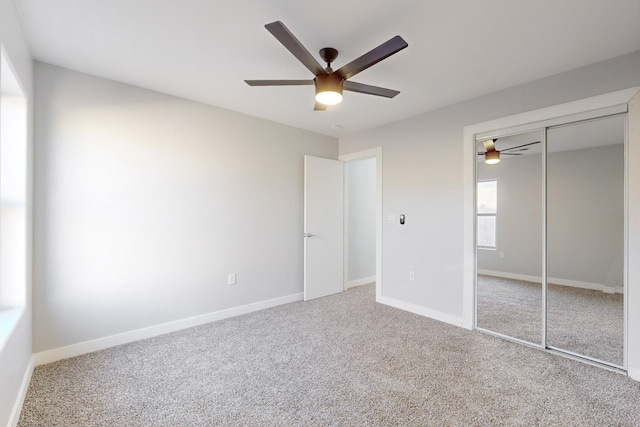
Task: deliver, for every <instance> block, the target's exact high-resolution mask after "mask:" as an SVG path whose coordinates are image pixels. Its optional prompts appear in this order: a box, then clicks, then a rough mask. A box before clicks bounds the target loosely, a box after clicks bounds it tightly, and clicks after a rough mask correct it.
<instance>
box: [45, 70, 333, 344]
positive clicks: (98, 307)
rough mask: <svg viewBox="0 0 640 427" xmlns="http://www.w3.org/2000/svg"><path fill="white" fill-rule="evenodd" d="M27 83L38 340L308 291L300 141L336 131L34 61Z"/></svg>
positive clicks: (88, 336) (327, 148)
mask: <svg viewBox="0 0 640 427" xmlns="http://www.w3.org/2000/svg"><path fill="white" fill-rule="evenodd" d="M35 85H36V111H35V123H36V125H35V129H36V134H35V162H36V174H35V210H36V211H35V212H36V215H35V219H34V221H35V223H34V227H35V259H34V262H35V277H34V299H33V304H34V352H41V351H44V350H48V349H54V348H58V347H62V346H66V345H70V344H74V343H80V342H85V341H88V340H92V339H96V338H101V337H106V336H109V335H114V334H118V333H123V332H127V331H132V330H136V329H140V328H144V327H147V326H153V325H158V324H161V323H165V322H170V321H174V320H180V319H184V318H188V317H191V316H196V315H200V314H206V313H211V312H216V311H219V310H223V309H227V308H231V307H237V306H241V305H245V304H250V303H254V302H259V301H264V300H269V299H272V298H277V297H283V296H287V295H292V294H297V293H300V292H302V284H303V282H302V275H303V274H302V265H303V259H302V252H303V241H302V237H301V236H302V233H303V225H302V221H303V217H302V208H303V155H304V154H311V155H316V156H321V157H329V158H337V154H338V142H337V140H336V139H334V138H331V137H327V136H322V135H318V134H314V133H310V132H307V131H302V130H299V129H295V128H291V127H287V126H283V125H279V124H276V123H273V122H268V121H265V120H261V119H256V118H252V117H249V116H245V115H241V114H238V113H234V112H230V111H227V110H223V109H219V108H215V107H211V106H206V105H203V104H198V103H195V102H191V101H186V100H183V99H179V98H175V97H171V96H167V95H163V94H160V93H156V92H151V91H148V90H143V89H140V88H136V87H132V86H128V85H125V84H120V83H115V82H112V81H108V80H104V79H100V78H97V77H92V76H89V75H86V74H81V73H77V72H72V71H68V70H65V69H62V68H58V67H54V66H51V65H47V64H42V63H36V67H35ZM229 273H236V274H237V284H236V285H233V286H229V285H227V275H228V274H229Z"/></svg>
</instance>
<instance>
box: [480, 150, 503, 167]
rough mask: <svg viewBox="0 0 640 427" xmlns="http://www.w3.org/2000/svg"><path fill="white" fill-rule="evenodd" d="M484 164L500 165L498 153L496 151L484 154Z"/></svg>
mask: <svg viewBox="0 0 640 427" xmlns="http://www.w3.org/2000/svg"><path fill="white" fill-rule="evenodd" d="M484 162H485V163H486V164H488V165H495V164H496V163H500V152H499V151H496V150H491V151H487V152H486V153H484Z"/></svg>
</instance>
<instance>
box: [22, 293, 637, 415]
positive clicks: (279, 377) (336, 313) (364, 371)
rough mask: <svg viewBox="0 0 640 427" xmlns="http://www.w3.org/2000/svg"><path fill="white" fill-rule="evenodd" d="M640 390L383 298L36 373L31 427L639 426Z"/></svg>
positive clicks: (300, 308) (239, 320) (203, 332)
mask: <svg viewBox="0 0 640 427" xmlns="http://www.w3.org/2000/svg"><path fill="white" fill-rule="evenodd" d="M639 405H640V383H636V382H634V381H631V380H630V379H628V378H627V377H625V376H623V375H621V374H617V373H614V372H610V371H607V370H604V369H600V368H597V367H594V366H590V365H586V364H583V363H580V362H576V361H572V360H569V359H566V358H563V357H559V356H554V355H551V354H548V353H546V352H543V351H538V350H534V349H531V348H528V347H526V346H522V345H518V344H514V343H511V342H508V341H505V340H501V339H498V338H494V337H492V336H489V335H486V334H483V333H480V332H472V331H467V330H464V329H461V328H457V327H454V326H451V325H447V324H444V323H440V322H437V321H434V320H431V319H427V318H424V317H421V316H417V315H413V314H410V313H407V312H403V311H400V310H397V309H393V308H391V307H387V306H383V305H380V304H376V303H375V302H374V290H373V286H364V287H360V288H355V289H352V290H349V291H347V292H345V293H343V294H340V295H336V296H331V297H326V298H322V299H319V300H315V301H311V302H306V303H303V302H299V303H293V304H287V305H283V306H280V307H276V308H273V309H269V310H265V311H262V312H257V313H252V314H248V315H244V316H240V317H236V318H233V319H227V320H223V321H219V322H216V323H212V324H208V325H204V326H200V327H196V328H192V329H188V330H184V331H180V332H176V333H173V334H170V335H165V336H161V337H156V338H152V339H148V340H144V341H139V342H136V343H131V344H127V345H123V346H119V347H115V348H111V349H107V350H103V351H100V352H96V353H93V354H89V355H85V356H81V357H76V358H73V359H69V360H65V361H61V362H56V363H52V364H50V365H46V366H41V367H38V368H36V370H35V372H34V375H33V379H32V382H31V384H30V386H29V390H28V393H27V398H26V401H25V404H24V409H23V412H22V415H21V418H20V423H19V425H20V426H21V427H26V426H47V427H54V426H638V425H640V418H639V413H638V412H639V409H638V408H639Z"/></svg>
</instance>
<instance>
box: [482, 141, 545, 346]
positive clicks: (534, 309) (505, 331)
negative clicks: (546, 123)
mask: <svg viewBox="0 0 640 427" xmlns="http://www.w3.org/2000/svg"><path fill="white" fill-rule="evenodd" d="M543 135H544V132H543V130H538V131H534V132H528V133H524V134H518V135H507V136H503V137H499V138H497V139H496V138H492V139H489V140H482V141H477V143H476V148H477V156H478V161H477V168H476V171H477V174H476V176H477V182H476V184H477V192H476V195H477V196H476V202H477V227H476V228H477V269H478V275H477V327H478V328H481V329H486V330H490V331H493V332H496V333H498V334H502V335H506V336H508V337H512V338H516V339H519V340H522V341H526V342H529V343H535V344H542V288H541V278H542V273H543V270H542V231H543V228H542V212H543V209H542V208H543V206H542V200H543V199H542V188H543V186H542V184H543V182H542V176H543V173H542V172H543V169H542V167H543V163H542V137H543ZM496 157H497V158H496ZM496 161H497V163H496Z"/></svg>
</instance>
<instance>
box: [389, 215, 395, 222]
mask: <svg viewBox="0 0 640 427" xmlns="http://www.w3.org/2000/svg"><path fill="white" fill-rule="evenodd" d="M387 222H388V223H389V224H395V223H396V216H395V215H389V216H388V217H387Z"/></svg>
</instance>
